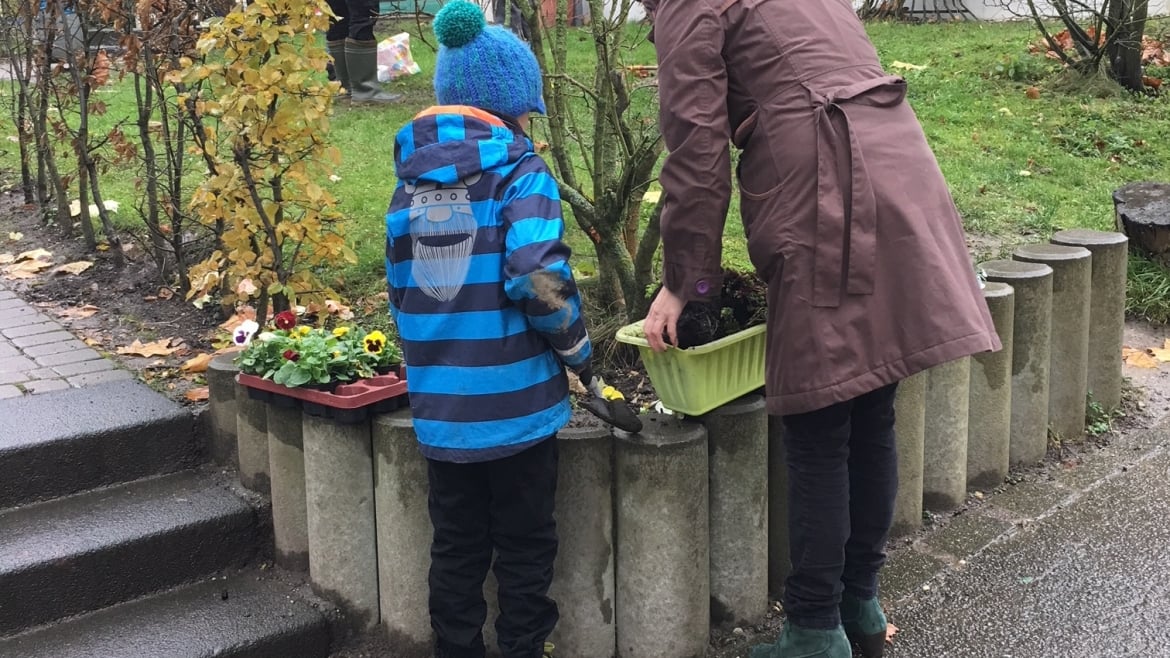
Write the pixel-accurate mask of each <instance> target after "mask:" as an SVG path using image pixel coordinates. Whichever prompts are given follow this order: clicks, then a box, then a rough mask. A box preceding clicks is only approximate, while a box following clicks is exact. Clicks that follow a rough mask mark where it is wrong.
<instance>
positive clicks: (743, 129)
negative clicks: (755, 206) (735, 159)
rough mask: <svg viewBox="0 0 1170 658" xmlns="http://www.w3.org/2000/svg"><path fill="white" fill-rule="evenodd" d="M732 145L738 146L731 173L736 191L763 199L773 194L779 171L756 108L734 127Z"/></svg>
mask: <svg viewBox="0 0 1170 658" xmlns="http://www.w3.org/2000/svg"><path fill="white" fill-rule="evenodd" d="M732 139H733V142H734V144H735V146H736V147H737V148H739V149H741V153H740V155H739V164H737V165H736V168H735V177H736V179H737V180H738V181H739V191H740V193H741V194H742V195H743V198H744V199H746V200H748V201H764V200H766V199H769V198H771V197H773V196H775V195H776V194H777V193H778V192H779V191H780V188H781V187H783V186H782V185H781V184H780V172H779V169H778V168H777V167H776V160H775V156H774V154H773V149H772V144H771V140H770V139H769V138H768V127H767V126H766V125H764V124H762V123H760V122H759V111H758V110H757V111H756V112H753V113H752V114H751V116H749V117H748V118H747V119H745V120H744V122H743V123H742V124H740V125H739V127H738V128H736V130H735V135H734V136H733V138H732Z"/></svg>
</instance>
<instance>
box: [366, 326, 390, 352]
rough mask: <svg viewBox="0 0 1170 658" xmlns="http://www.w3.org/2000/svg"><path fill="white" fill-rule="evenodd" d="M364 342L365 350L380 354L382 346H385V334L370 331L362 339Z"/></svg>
mask: <svg viewBox="0 0 1170 658" xmlns="http://www.w3.org/2000/svg"><path fill="white" fill-rule="evenodd" d="M362 343H364V344H365V347H366V351H367V352H369V353H370V354H381V353H382V348H384V347H386V334H384V333H382V332H380V331H376V330H375V331H371V332H370V333H368V334H366V337H365V338H363V339H362Z"/></svg>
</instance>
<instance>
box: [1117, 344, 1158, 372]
mask: <svg viewBox="0 0 1170 658" xmlns="http://www.w3.org/2000/svg"><path fill="white" fill-rule="evenodd" d="M1121 358H1122V359H1123V360H1124V361H1125V364H1126V365H1129V366H1133V367H1135V368H1157V367H1158V361H1157V360H1156V359H1155V358H1154V357H1152V356H1150V355H1149V353H1148V352H1146V351H1145V350H1135V349H1133V348H1132V347H1123V348H1121Z"/></svg>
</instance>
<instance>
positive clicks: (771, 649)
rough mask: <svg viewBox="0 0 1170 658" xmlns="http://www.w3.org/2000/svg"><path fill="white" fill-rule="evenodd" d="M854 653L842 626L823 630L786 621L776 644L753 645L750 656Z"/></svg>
mask: <svg viewBox="0 0 1170 658" xmlns="http://www.w3.org/2000/svg"><path fill="white" fill-rule="evenodd" d="M852 655H853V650H852V649H851V648H849V638H847V637H846V636H845V631H844V630H843V629H842V628H841V627H840V626H838V627H837V628H834V629H833V630H821V629H817V628H801V627H800V626H797V625H796V624H793V623H792V622H786V623H785V624H784V631H783V632H782V633H780V638H779V639H778V640H776V644H761V645H760V646H757V647H753V648H752V652H751V657H750V658H851V657H852Z"/></svg>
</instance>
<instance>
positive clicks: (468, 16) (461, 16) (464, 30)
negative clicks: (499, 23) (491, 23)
mask: <svg viewBox="0 0 1170 658" xmlns="http://www.w3.org/2000/svg"><path fill="white" fill-rule="evenodd" d="M485 27H487V19H485V18H484V17H483V10H482V9H480V8H479V7H478V6H477V5H475V4H473V3H471V2H467V1H466V0H455V2H450V3H448V4H446V5H444V6H443V8H442V9H440V10H439V13H438V14H436V15H435V22H434V30H435V36H436V37H438V38H439V43H440V44H442V45H444V46H446V47H448V48H460V47H462V46H465V45H467V44H469V43H471V42H472V41H474V40H475V38H476V37H478V36H479V35H480V33H481V32H483V30H484V28H485Z"/></svg>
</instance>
